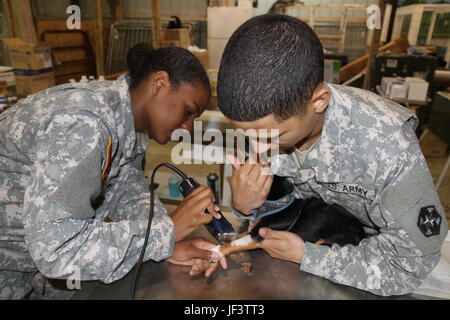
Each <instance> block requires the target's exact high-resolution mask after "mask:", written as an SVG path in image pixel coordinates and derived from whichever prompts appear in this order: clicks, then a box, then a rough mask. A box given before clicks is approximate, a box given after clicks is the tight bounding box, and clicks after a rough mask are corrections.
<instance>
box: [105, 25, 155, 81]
mask: <svg viewBox="0 0 450 320" xmlns="http://www.w3.org/2000/svg"><path fill="white" fill-rule="evenodd" d="M141 42H149V43H151V42H152V23H151V21H144V20H142V21H139V20H123V21H119V22H116V23H114V24H113V25H112V26H111V32H110V36H109V46H108V55H107V59H106V73H107V74H114V73H118V72H123V71H126V70H127V52H128V50H129V49H130V48H132V47H133V46H134V45H136V44H138V43H141Z"/></svg>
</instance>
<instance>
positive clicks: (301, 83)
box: [217, 14, 324, 121]
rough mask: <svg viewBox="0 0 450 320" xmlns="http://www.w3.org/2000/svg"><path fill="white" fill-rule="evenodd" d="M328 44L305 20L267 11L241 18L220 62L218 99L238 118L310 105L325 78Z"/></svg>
mask: <svg viewBox="0 0 450 320" xmlns="http://www.w3.org/2000/svg"><path fill="white" fill-rule="evenodd" d="M323 63H324V61H323V48H322V44H321V43H320V40H319V38H318V37H317V35H316V34H315V33H314V31H313V30H312V29H311V28H310V27H309V26H308V25H307V24H306V23H305V22H303V21H301V20H298V19H296V18H293V17H289V16H286V15H280V14H265V15H261V16H257V17H254V18H252V19H250V20H248V21H247V22H245V23H244V24H242V25H241V26H240V27H239V28H238V29H237V30H236V31H235V32H234V33H233V35H232V36H231V38H230V40H229V41H228V44H227V45H226V47H225V51H224V53H223V56H222V61H221V63H220V70H219V76H218V82H217V99H218V105H219V108H220V110H221V111H222V112H223V114H225V116H227V117H228V118H230V119H232V120H235V121H255V120H257V119H260V118H263V117H265V116H267V115H270V114H273V115H274V116H275V118H276V119H277V120H278V121H282V120H286V119H288V118H290V117H291V116H293V115H295V114H298V113H300V112H301V111H302V110H304V109H305V108H306V105H307V103H308V102H309V101H310V99H311V97H312V94H313V92H314V89H315V88H316V87H317V85H319V84H320V83H321V82H323V68H324V66H323Z"/></svg>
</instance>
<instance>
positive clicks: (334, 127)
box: [271, 82, 342, 183]
mask: <svg viewBox="0 0 450 320" xmlns="http://www.w3.org/2000/svg"><path fill="white" fill-rule="evenodd" d="M324 87H325V88H328V89H330V90H331V97H330V102H329V104H328V107H327V110H326V111H325V121H324V125H323V128H322V133H321V135H320V138H319V140H318V141H317V143H316V144H315V145H314V146H313V147H312V148H311V150H310V151H309V153H308V155H307V157H306V159H305V162H304V164H303V167H302V168H298V166H297V164H296V163H295V160H294V159H293V156H294V155H292V154H280V155H275V156H273V157H272V158H271V170H272V172H273V173H274V174H276V175H279V176H283V177H295V178H296V179H295V180H296V182H297V183H301V182H304V181H306V180H309V179H311V178H312V177H313V176H315V177H316V180H317V181H319V182H338V181H339V180H340V175H341V167H340V159H339V158H340V151H341V150H340V143H339V141H340V131H341V128H340V124H341V118H342V110H340V108H339V107H338V103H337V101H336V96H335V94H334V88H333V87H332V86H331V85H329V84H328V83H326V82H324Z"/></svg>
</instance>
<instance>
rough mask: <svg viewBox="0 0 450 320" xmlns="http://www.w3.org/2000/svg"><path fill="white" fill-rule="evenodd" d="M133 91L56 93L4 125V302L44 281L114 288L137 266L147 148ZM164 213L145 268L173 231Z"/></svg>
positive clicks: (84, 88)
mask: <svg viewBox="0 0 450 320" xmlns="http://www.w3.org/2000/svg"><path fill="white" fill-rule="evenodd" d="M128 81H129V79H128V77H127V76H122V77H121V78H119V79H118V80H117V81H113V82H111V81H107V82H95V83H88V84H66V85H61V86H57V87H54V88H51V89H48V90H45V91H42V92H40V93H38V94H35V95H32V96H29V97H28V98H27V99H26V100H24V101H23V102H21V103H18V104H17V105H16V106H14V107H13V108H11V109H9V110H7V111H6V112H4V113H2V114H1V115H0V299H8V298H21V297H23V296H24V295H26V294H27V292H29V291H30V290H32V289H33V285H32V282H31V281H32V279H33V275H35V274H36V272H37V271H39V272H40V273H41V274H43V275H44V276H45V277H48V278H55V279H66V278H68V277H71V276H73V275H74V272H78V273H79V275H80V278H81V279H80V280H101V281H103V282H105V283H110V282H113V281H115V280H117V279H120V278H121V277H123V276H124V275H125V274H127V273H128V272H129V271H130V270H131V268H132V267H133V266H134V265H135V263H136V261H137V260H138V256H139V253H140V249H141V246H142V244H143V238H144V235H145V228H146V225H147V221H146V220H147V217H148V212H149V205H150V202H149V183H148V181H147V180H146V179H145V177H144V173H143V168H142V161H143V158H144V155H145V150H146V147H147V139H148V138H147V136H146V135H145V134H143V133H137V132H135V128H134V120H133V113H132V107H131V101H130V94H129V89H128ZM156 203H157V206H156V210H155V217H154V220H153V224H152V231H151V234H150V239H149V245H148V248H147V251H146V256H145V259H146V260H148V259H153V260H156V261H159V260H162V259H165V258H167V257H169V256H170V255H171V253H172V249H173V245H174V242H175V231H174V227H173V223H172V220H171V219H170V217H169V216H168V215H167V212H166V210H165V209H164V207H163V206H162V204H161V203H160V202H159V201H156ZM106 217H108V218H109V219H107V220H108V221H109V222H106V221H105V218H106ZM111 220H112V222H111Z"/></svg>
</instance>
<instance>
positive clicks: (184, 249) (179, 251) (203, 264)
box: [167, 238, 227, 277]
mask: <svg viewBox="0 0 450 320" xmlns="http://www.w3.org/2000/svg"><path fill="white" fill-rule="evenodd" d="M214 246H216V244H214V243H212V242H209V241H207V240H205V239H203V238H194V239H190V240H183V241H180V242H177V243H176V244H175V247H174V249H173V253H172V256H171V257H170V258H169V259H167V261H169V262H170V263H173V264H178V265H186V266H192V268H191V271H190V272H189V274H190V275H191V276H196V275H199V274H202V273H203V272H204V273H205V276H206V277H209V276H210V275H211V274H213V273H214V272H215V271H216V270H217V268H218V266H219V263H220V265H221V266H222V268H223V269H226V268H227V262H226V260H225V258H224V257H222V258H221V259H220V260H219V261H218V262H217V260H218V259H219V258H220V256H219V254H218V253H216V252H213V251H210V250H209V249H211V248H212V247H214ZM212 261H216V262H212Z"/></svg>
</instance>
